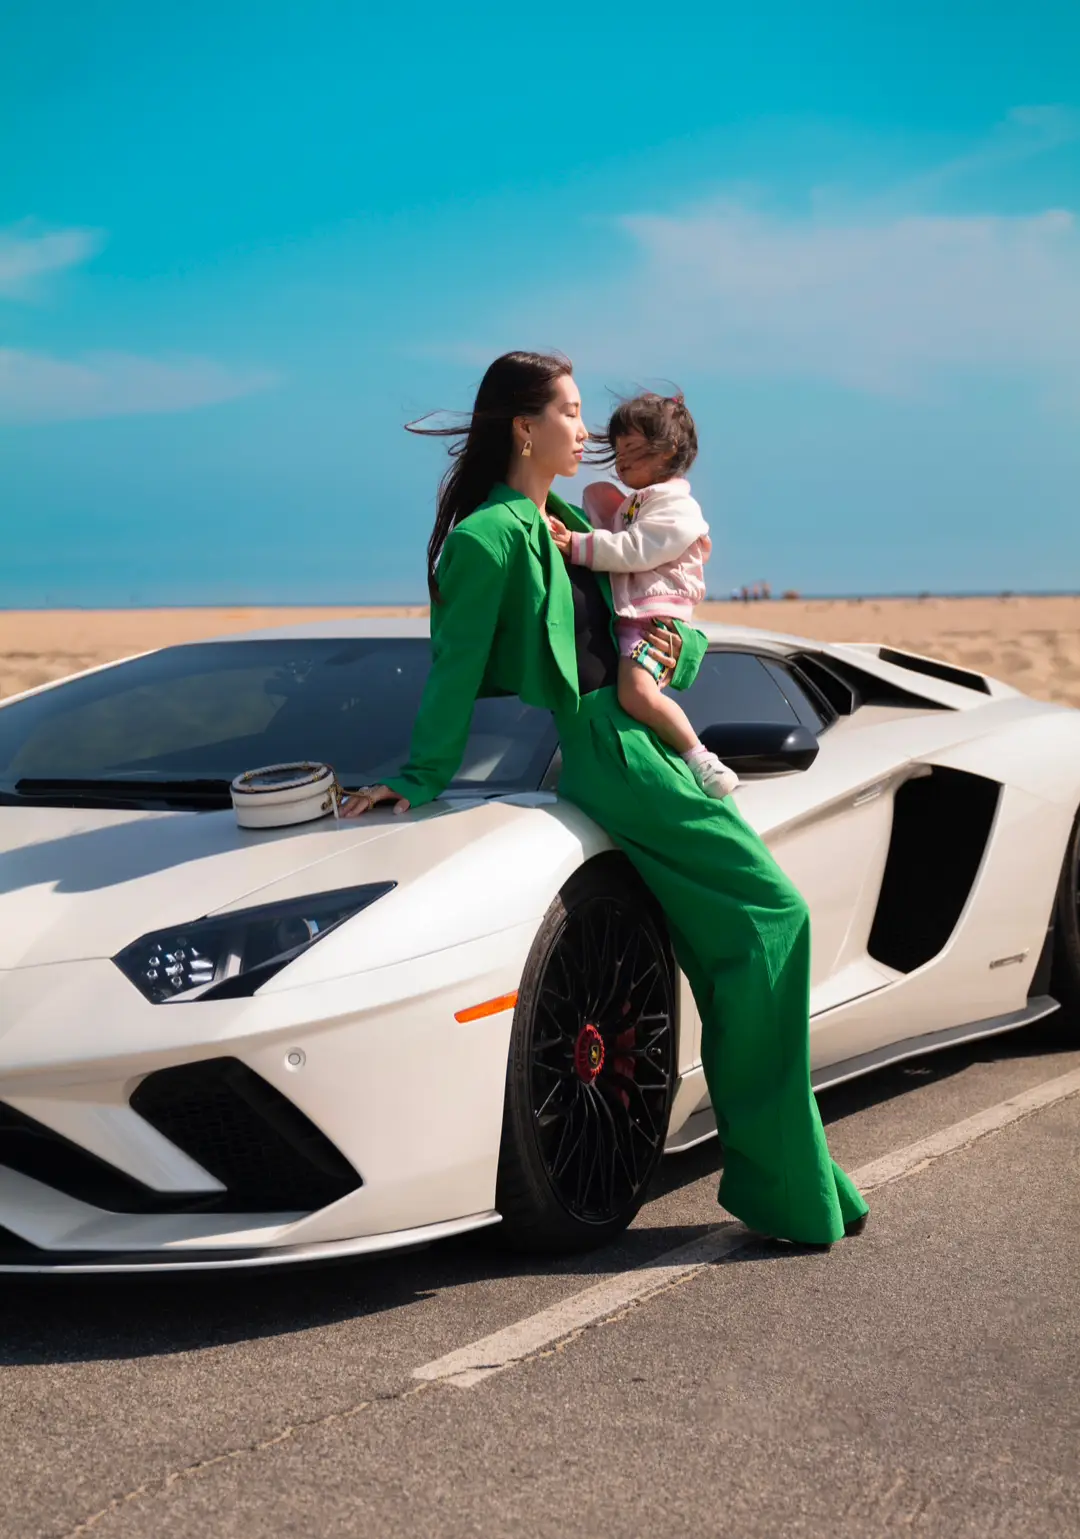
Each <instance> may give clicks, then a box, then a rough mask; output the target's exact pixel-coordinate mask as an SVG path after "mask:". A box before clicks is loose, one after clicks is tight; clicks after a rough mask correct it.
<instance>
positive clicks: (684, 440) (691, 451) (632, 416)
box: [589, 390, 698, 476]
mask: <svg viewBox="0 0 1080 1539" xmlns="http://www.w3.org/2000/svg"><path fill="white" fill-rule="evenodd" d="M628 433H640V434H641V436H642V438H644V439H645V442H646V443H647V444H648V445H649V447H650V448H652V449H659V450H661V451H662V452H663V453H664V454H666V456H667V462H668V474H669V475H671V476H681V475H684V474H685V472H686V471H688V470H689V469H690V466H691V465H692V464H693V463H694V461H695V460H696V459H697V452H698V441H697V428H696V427H695V426H694V419H693V417H692V416H691V415H690V411H689V408H688V407H687V404H686V402H685V400H684V399H683V397H682V394H681V392H680V391H676V392H675V394H674V395H656V394H655V392H653V391H651V390H646V391H643V392H642V394H641V395H635V396H630V397H628V398H627V399H626V400H623V401H620V402H619V404H618V406H616V408H615V410H614V411H613V412H612V414H611V420H610V421H609V423H608V425H607V428H606V429H605V431H604V432H602V433H593V434H591V438H592V443H593V444H594V445H595V446H596V447H595V449H591V450H590V453H589V459H590V460H591V461H592V462H593V463H594V464H598V465H612V464H614V462H615V441H616V439H618V438H625V437H626V435H627V434H628Z"/></svg>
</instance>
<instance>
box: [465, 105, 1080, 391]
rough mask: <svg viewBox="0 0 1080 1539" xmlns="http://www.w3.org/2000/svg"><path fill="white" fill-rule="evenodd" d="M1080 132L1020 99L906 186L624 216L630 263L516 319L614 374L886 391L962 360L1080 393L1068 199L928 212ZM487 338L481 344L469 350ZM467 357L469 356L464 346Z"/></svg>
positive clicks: (954, 371)
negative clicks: (987, 172)
mask: <svg viewBox="0 0 1080 1539" xmlns="http://www.w3.org/2000/svg"><path fill="white" fill-rule="evenodd" d="M1078 138H1080V115H1078V114H1076V113H1073V112H1071V111H1068V110H1066V109H1063V108H1056V107H1028V108H1021V109H1017V111H1015V112H1014V113H1013V114H1011V116H1010V119H1009V121H1008V122H1007V123H1006V124H1005V125H1003V126H1002V128H1001V129H1000V131H995V133H994V134H992V135H990V136H988V138H987V140H985V141H984V142H983V143H982V144H980V145H976V146H974V147H973V148H972V150H971V152H970V153H969V154H968V155H967V156H965V157H961V158H958V159H956V160H954V161H952V162H949V163H947V164H945V165H942V166H940V167H938V168H937V169H936V170H930V171H928V172H927V173H926V175H925V176H924V177H922V178H919V179H916V180H912V181H909V182H906V183H905V184H903V186H902V187H894V188H891V189H877V190H875V191H874V193H873V194H871V195H869V196H866V197H863V198H862V199H861V200H852V199H846V200H844V201H843V202H842V203H838V202H837V201H835V200H834V201H832V202H831V206H830V207H828V208H825V207H823V206H822V205H821V204H820V203H819V204H815V205H814V206H813V207H812V209H811V211H810V212H808V213H800V214H778V213H777V212H775V211H774V210H773V209H771V208H770V207H769V206H768V205H767V204H766V203H765V202H764V200H763V199H762V198H761V197H759V196H755V195H754V194H753V193H751V192H748V191H747V190H746V189H745V188H739V189H738V190H733V189H727V190H726V191H722V192H720V193H718V195H717V196H716V197H714V198H712V199H710V200H708V201H705V202H702V203H698V204H696V205H694V206H691V207H689V208H686V209H684V210H682V211H680V212H676V213H673V214H653V213H637V214H631V215H627V216H626V217H624V218H622V219H620V220H617V221H616V222H615V223H614V226H613V232H612V233H613V239H614V240H615V242H616V243H618V244H621V245H622V246H623V247H624V249H625V246H626V245H627V244H629V246H630V247H631V257H632V260H631V261H630V263H629V264H627V263H626V262H624V261H622V260H620V261H619V262H618V263H617V264H612V265H613V266H615V267H616V270H617V271H618V272H619V273H620V276H619V277H618V278H612V277H611V276H610V275H608V274H604V275H602V276H598V277H597V278H596V279H595V280H587V281H585V282H584V283H582V284H581V285H579V286H578V287H577V288H576V289H571V290H567V289H563V290H562V291H561V292H560V293H558V294H555V293H552V294H549V295H547V296H540V297H539V298H538V299H537V300H535V301H532V302H530V303H529V304H528V305H527V306H525V305H523V306H522V307H521V310H520V312H519V313H518V314H516V315H510V316H506V317H504V318H502V321H501V324H500V326H499V333H500V335H499V336H498V338H497V339H494V338H493V340H497V341H498V342H501V343H505V342H506V341H507V340H508V339H509V338H510V337H511V336H512V335H516V336H518V337H520V336H522V335H533V336H537V335H540V336H543V337H544V338H551V339H553V340H554V341H555V342H557V343H558V344H559V345H560V346H563V347H565V348H567V349H568V350H569V351H570V352H571V355H572V356H573V357H575V358H576V359H579V360H580V362H581V363H582V364H583V365H585V366H587V367H588V369H589V371H590V372H602V373H605V374H607V375H608V377H609V378H611V379H612V382H613V383H615V382H616V381H617V380H618V381H622V382H623V383H625V384H630V383H632V382H633V381H634V380H640V379H643V378H649V377H656V376H658V377H662V378H667V379H670V378H672V377H678V376H683V375H685V376H690V375H697V376H699V377H701V376H709V375H712V376H723V375H729V376H742V377H747V376H760V377H765V376H767V377H770V378H785V377H786V378H804V379H815V380H821V381H828V382H831V383H834V384H838V385H841V386H844V387H848V388H851V389H855V390H859V391H864V392H870V393H877V394H913V393H916V392H925V391H928V390H932V389H934V388H935V387H936V386H937V385H939V384H940V382H942V381H943V380H945V379H947V378H948V377H949V376H950V375H952V376H954V377H956V376H963V375H967V376H970V375H972V374H977V375H980V376H982V377H995V376H996V377H1006V378H1012V379H1022V380H1024V381H1025V382H1027V383H1029V384H1030V385H1032V386H1033V387H1034V388H1035V389H1036V391H1037V392H1039V393H1040V394H1041V395H1042V397H1043V398H1044V399H1046V400H1047V401H1050V402H1053V403H1055V404H1060V403H1061V402H1063V401H1073V400H1075V399H1076V397H1077V394H1078V392H1080V228H1078V224H1077V219H1076V217H1075V215H1074V214H1073V213H1072V212H1071V211H1070V210H1067V209H1059V208H1047V209H1044V210H1042V211H1040V212H1036V213H1031V214H1024V215H1017V214H998V213H993V212H987V213H979V214H968V213H940V212H931V211H929V210H930V209H932V208H933V207H935V206H936V204H937V202H938V201H939V200H938V199H937V198H936V197H934V196H932V195H930V190H931V189H935V190H937V189H939V188H940V187H941V186H942V185H943V184H944V183H945V182H951V181H956V180H958V179H960V178H962V177H963V176H965V175H967V174H968V173H974V172H975V171H976V170H982V169H986V168H987V167H989V166H990V165H991V164H996V163H1000V162H1002V161H1003V160H1004V159H1010V158H1024V157H1026V156H1029V155H1033V154H1037V153H1041V151H1043V150H1046V149H1050V148H1053V147H1054V146H1057V145H1060V144H1063V143H1066V142H1070V141H1072V140H1074V139H1078ZM483 351H485V349H478V348H476V347H475V346H470V347H469V348H468V350H467V356H468V357H469V361H470V362H471V361H478V359H479V356H480V355H481V354H482V352H483ZM461 356H463V357H464V356H466V352H465V350H463V351H462V354H461Z"/></svg>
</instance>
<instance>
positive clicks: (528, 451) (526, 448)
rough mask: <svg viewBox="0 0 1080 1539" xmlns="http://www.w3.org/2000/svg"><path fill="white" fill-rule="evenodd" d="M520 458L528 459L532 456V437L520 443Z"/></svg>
mask: <svg viewBox="0 0 1080 1539" xmlns="http://www.w3.org/2000/svg"><path fill="white" fill-rule="evenodd" d="M521 458H522V459H523V460H528V459H531V458H532V439H531V438H526V440H525V442H524V443H523V444H522V446H521Z"/></svg>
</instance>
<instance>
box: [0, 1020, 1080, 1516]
mask: <svg viewBox="0 0 1080 1539" xmlns="http://www.w3.org/2000/svg"><path fill="white" fill-rule="evenodd" d="M1073 1043H1075V1044H1076V1046H1075V1047H1074V1046H1072V1045H1071V1044H1073ZM1078 1066H1080V1026H1074V1027H1072V1029H1071V1034H1070V1030H1069V1029H1068V1028H1067V1027H1063V1026H1062V1025H1060V1024H1057V1023H1053V1022H1051V1023H1047V1024H1045V1025H1043V1026H1041V1027H1036V1028H1033V1029H1031V1030H1029V1031H1027V1032H1025V1033H1018V1034H1014V1035H1012V1036H1009V1037H999V1038H995V1039H992V1040H990V1041H988V1042H985V1043H981V1044H975V1045H974V1046H972V1047H969V1048H967V1049H956V1050H953V1051H950V1052H948V1053H941V1054H936V1055H933V1056H930V1057H927V1058H924V1059H921V1060H915V1061H913V1062H911V1063H908V1064H906V1065H903V1066H900V1067H898V1068H896V1069H894V1070H887V1071H882V1072H881V1073H879V1074H877V1075H875V1076H873V1077H871V1078H869V1079H867V1080H864V1081H861V1082H858V1083H856V1084H853V1085H849V1086H843V1087H840V1088H839V1089H837V1090H834V1091H830V1092H827V1093H826V1094H825V1095H823V1096H822V1098H821V1105H822V1111H823V1114H824V1116H825V1119H826V1122H827V1124H828V1127H829V1137H830V1143H831V1145H832V1148H833V1152H834V1154H835V1155H836V1157H837V1158H838V1159H839V1160H840V1161H841V1162H842V1163H844V1164H845V1165H846V1166H848V1167H849V1168H852V1169H855V1168H858V1167H860V1166H864V1165H865V1164H867V1162H869V1161H871V1160H875V1159H878V1158H879V1157H880V1156H882V1155H885V1154H887V1153H889V1152H891V1151H893V1150H896V1149H899V1148H901V1147H903V1146H906V1145H908V1144H911V1143H913V1142H915V1141H916V1140H919V1139H921V1138H924V1137H926V1136H927V1135H929V1134H932V1133H935V1132H936V1131H938V1130H939V1129H942V1128H945V1127H948V1126H950V1125H952V1124H954V1123H957V1122H959V1121H961V1120H962V1119H964V1118H968V1117H970V1116H972V1115H973V1114H974V1113H977V1112H980V1111H982V1110H983V1109H984V1108H986V1107H990V1106H993V1105H996V1104H998V1103H1000V1102H1002V1101H1004V1100H1006V1099H1008V1098H1009V1097H1012V1096H1014V1095H1016V1094H1017V1093H1018V1092H1021V1091H1024V1090H1026V1089H1028V1088H1030V1087H1032V1086H1035V1085H1038V1084H1041V1083H1042V1082H1044V1081H1047V1080H1051V1079H1054V1078H1056V1077H1057V1076H1060V1075H1063V1074H1065V1073H1067V1072H1069V1071H1071V1070H1075V1069H1076V1068H1077V1067H1078ZM716 1171H717V1151H716V1149H715V1146H712V1145H707V1146H704V1147H703V1148H701V1149H699V1150H696V1151H693V1152H691V1153H689V1154H687V1155H682V1156H677V1157H672V1158H670V1159H668V1160H667V1161H666V1162H665V1165H664V1167H663V1171H662V1182H661V1185H660V1187H659V1189H658V1191H657V1194H656V1196H655V1197H654V1199H653V1200H652V1201H651V1202H650V1203H649V1204H648V1205H647V1206H646V1207H645V1208H644V1209H643V1211H642V1213H641V1214H640V1216H639V1218H638V1221H637V1223H636V1225H635V1226H634V1228H633V1229H632V1231H631V1232H630V1233H629V1234H628V1235H627V1236H626V1238H625V1240H624V1242H623V1243H622V1244H620V1245H619V1246H618V1247H613V1248H611V1249H609V1250H606V1251H604V1252H601V1253H599V1254H597V1255H594V1256H591V1257H588V1258H585V1259H577V1260H573V1261H568V1262H560V1263H558V1264H554V1265H548V1266H543V1267H537V1266H535V1265H533V1264H523V1263H522V1262H521V1261H520V1260H516V1259H514V1258H512V1257H507V1256H505V1255H503V1254H501V1253H500V1252H499V1251H498V1250H497V1249H496V1248H494V1246H493V1244H492V1240H491V1238H490V1237H482V1236H474V1237H471V1238H468V1239H465V1240H462V1241H458V1242H451V1243H448V1244H446V1245H443V1246H440V1247H434V1248H432V1249H430V1250H427V1251H422V1252H416V1253H413V1254H411V1255H406V1256H398V1257H396V1258H389V1259H383V1260H378V1261H369V1262H365V1263H359V1264H358V1263H350V1264H342V1265H339V1266H335V1267H326V1268H322V1269H319V1270H307V1271H299V1272H290V1273H284V1274H280V1273H279V1274H270V1273H268V1274H263V1275H252V1274H220V1273H219V1274H212V1275H207V1276H203V1277H194V1278H186V1279H183V1280H177V1279H175V1278H174V1279H171V1280H170V1279H166V1278H149V1277H147V1278H136V1279H130V1280H129V1279H112V1280H110V1279H90V1280H88V1279H85V1278H84V1279H76V1278H71V1279H37V1280H33V1281H29V1280H22V1279H19V1280H12V1279H0V1310H2V1312H3V1321H4V1325H3V1332H2V1342H0V1505H2V1508H3V1514H2V1517H0V1536H3V1539H9V1536H10V1539H37V1536H49V1539H60V1536H69V1535H70V1536H75V1535H82V1534H91V1533H92V1534H94V1535H98V1536H101V1539H121V1536H123V1539H143V1536H151V1535H153V1536H155V1539H157V1536H161V1539H171V1536H174V1535H175V1536H184V1539H187V1536H190V1535H192V1534H200V1535H203V1534H205V1535H215V1536H216V1535H223V1536H236V1539H256V1536H258V1539H264V1536H266V1535H277V1534H282V1535H314V1536H318V1539H323V1536H326V1539H338V1536H353V1535H357V1536H359V1535H365V1536H367V1535H372V1534H374V1535H378V1536H379V1539H396V1536H399V1535H414V1534H423V1535H425V1536H428V1535H431V1534H438V1535H439V1536H445V1539H457V1536H466V1535H483V1536H484V1539H499V1536H502V1535H507V1536H509V1535H514V1536H515V1539H517V1536H527V1539H531V1536H543V1539H547V1536H551V1539H578V1536H582V1539H584V1536H589V1539H591V1536H594V1535H596V1536H601V1535H602V1536H604V1539H622V1536H626V1539H630V1536H634V1539H637V1536H641V1535H646V1534H648V1535H654V1534H655V1535H659V1536H665V1539H666V1536H682V1535H687V1536H689V1535H694V1536H695V1539H698V1536H700V1535H703V1534H707V1535H731V1536H733V1539H758V1536H773V1535H776V1536H783V1539H789V1536H810V1539H818V1536H821V1539H825V1536H828V1539H848V1536H851V1539H864V1536H868V1539H872V1536H875V1535H878V1534H889V1533H892V1532H894V1531H896V1532H905V1533H908V1532H913V1533H917V1534H921V1535H941V1536H943V1539H945V1536H947V1539H965V1536H968V1535H970V1536H972V1539H991V1536H997V1535H1001V1536H1006V1535H1007V1536H1009V1539H1021V1536H1028V1535H1033V1536H1034V1535H1045V1536H1047V1539H1068V1536H1072V1535H1080V1452H1078V1450H1080V1222H1078V1220H1080V1096H1078V1095H1074V1096H1072V1097H1071V1098H1069V1099H1065V1100H1060V1101H1058V1102H1056V1103H1055V1104H1053V1105H1049V1106H1046V1107H1044V1108H1043V1109H1041V1110H1038V1111H1035V1112H1033V1113H1031V1114H1030V1115H1028V1116H1025V1117H1024V1118H1023V1119H1022V1120H1018V1121H1015V1122H1012V1123H1011V1124H1009V1125H1008V1126H1006V1127H1003V1128H1001V1129H1000V1130H999V1131H997V1132H994V1133H991V1134H989V1135H988V1136H985V1137H983V1138H980V1139H979V1140H978V1141H977V1142H974V1143H972V1144H970V1145H969V1146H967V1147H964V1148H962V1149H960V1150H958V1151H957V1152H955V1153H951V1154H949V1155H947V1156H945V1157H943V1158H940V1159H938V1160H936V1161H935V1162H933V1163H932V1164H930V1165H929V1166H927V1168H925V1169H922V1170H919V1171H916V1172H913V1173H911V1174H909V1175H907V1176H905V1177H904V1178H903V1179H901V1180H898V1181H895V1182H893V1183H891V1184H889V1185H887V1186H884V1187H882V1188H880V1189H879V1190H878V1191H877V1192H876V1193H875V1194H874V1196H873V1197H872V1215H871V1221H870V1225H869V1227H868V1229H867V1231H866V1233H865V1235H864V1236H863V1237H862V1238H860V1239H857V1240H850V1241H845V1242H843V1243H842V1244H841V1245H838V1246H836V1247H834V1248H833V1250H832V1251H831V1252H829V1253H828V1254H820V1253H811V1252H806V1251H799V1250H796V1249H794V1248H792V1247H786V1246H779V1245H769V1244H765V1243H763V1242H751V1243H750V1244H749V1245H748V1246H746V1247H745V1248H743V1249H741V1250H739V1251H737V1252H735V1253H734V1254H732V1255H730V1256H729V1257H727V1258H726V1259H724V1260H723V1261H721V1262H719V1263H717V1264H715V1265H710V1266H707V1267H704V1268H702V1269H699V1270H698V1271H696V1272H694V1273H692V1274H691V1275H690V1276H688V1277H686V1278H684V1279H683V1280H681V1281H679V1282H677V1283H674V1284H672V1285H671V1286H668V1287H666V1288H664V1289H663V1290H662V1291H660V1292H658V1293H656V1294H655V1295H654V1296H652V1297H650V1298H647V1299H645V1300H644V1301H643V1302H641V1303H639V1304H637V1305H635V1306H633V1307H630V1308H627V1309H625V1310H623V1311H621V1312H620V1313H619V1314H618V1315H616V1316H615V1317H614V1318H609V1319H607V1320H605V1321H602V1322H599V1323H597V1324H595V1325H594V1326H592V1327H590V1328H587V1329H585V1330H583V1331H581V1332H579V1333H578V1334H577V1335H575V1336H574V1337H573V1338H572V1339H570V1340H569V1341H567V1342H565V1343H563V1344H560V1345H557V1346H555V1347H553V1348H550V1349H547V1350H545V1351H543V1352H541V1353H539V1354H538V1355H536V1356H534V1357H532V1358H530V1359H529V1360H526V1361H524V1362H521V1363H518V1364H516V1365H514V1366H512V1367H510V1368H508V1369H506V1370H505V1371H503V1372H501V1373H499V1374H497V1375H496V1376H494V1377H492V1378H489V1379H487V1380H486V1381H484V1382H483V1383H481V1384H478V1385H476V1386H475V1387H474V1388H471V1389H461V1388H457V1387H455V1386H453V1385H450V1384H446V1383H434V1384H426V1383H421V1382H418V1381H417V1380H416V1379H415V1378H414V1377H413V1370H414V1369H416V1368H417V1367H418V1366H420V1365H421V1364H424V1363H426V1362H429V1361H430V1360H432V1359H435V1358H438V1357H440V1356H441V1355H442V1354H444V1353H447V1352H450V1351H452V1350H454V1349H455V1348H458V1347H462V1346H465V1345H467V1344H468V1343H470V1342H473V1341H475V1340H476V1339H478V1338H480V1337H484V1336H487V1335H488V1334H489V1333H490V1332H492V1331H494V1330H497V1329H499V1328H501V1327H503V1326H508V1325H511V1324H513V1323H514V1322H516V1321H520V1320H522V1319H524V1318H526V1317H528V1316H531V1315H533V1314H535V1313H536V1312H537V1311H539V1310H542V1309H545V1308H548V1307H549V1306H551V1305H553V1304H556V1303H558V1302H559V1301H560V1300H563V1299H566V1298H568V1297H569V1296H571V1295H573V1294H576V1293H578V1292H579V1291H580V1290H582V1289H583V1288H586V1287H588V1286H589V1285H591V1284H593V1283H595V1282H597V1281H598V1280H599V1279H601V1278H603V1277H605V1276H607V1275H609V1274H614V1273H618V1272H621V1271H622V1270H624V1269H625V1268H629V1267H635V1266H640V1265H642V1264H645V1263H647V1262H649V1261H650V1260H652V1259H654V1258H655V1257H657V1256H658V1255H660V1254H661V1253H663V1252H666V1251H668V1250H670V1249H671V1248H672V1247H674V1246H677V1245H680V1244H682V1243H684V1242H686V1241H689V1240H692V1239H694V1238H695V1237H696V1236H699V1235H702V1234H704V1233H706V1232H707V1231H708V1230H709V1228H710V1227H711V1226H713V1225H715V1224H716V1223H717V1221H718V1219H719V1218H720V1217H721V1215H720V1214H719V1212H718V1210H717V1208H716V1205H715V1190H716Z"/></svg>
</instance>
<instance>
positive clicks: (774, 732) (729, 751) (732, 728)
mask: <svg viewBox="0 0 1080 1539" xmlns="http://www.w3.org/2000/svg"><path fill="white" fill-rule="evenodd" d="M701 741H702V742H703V743H704V745H705V747H706V748H707V749H708V750H709V752H710V753H715V754H719V756H720V758H721V759H723V761H724V763H725V764H730V766H731V768H732V769H733V770H734V771H735V773H736V774H737V775H781V774H784V773H785V772H789V771H791V770H805V769H809V768H810V766H811V764H813V762H814V760H815V759H816V758H817V754H818V740H817V738H816V737H815V736H814V734H813V733H812V732H811V731H810V729H809V727H803V726H798V727H791V726H786V725H785V724H784V723H783V722H770V721H752V722H731V721H723V722H718V723H717V724H716V725H715V726H713V727H706V728H705V730H704V732H703V733H702V734H701Z"/></svg>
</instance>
